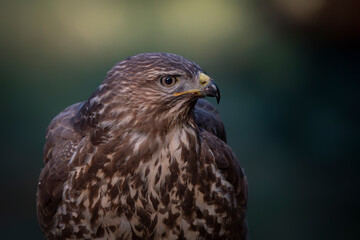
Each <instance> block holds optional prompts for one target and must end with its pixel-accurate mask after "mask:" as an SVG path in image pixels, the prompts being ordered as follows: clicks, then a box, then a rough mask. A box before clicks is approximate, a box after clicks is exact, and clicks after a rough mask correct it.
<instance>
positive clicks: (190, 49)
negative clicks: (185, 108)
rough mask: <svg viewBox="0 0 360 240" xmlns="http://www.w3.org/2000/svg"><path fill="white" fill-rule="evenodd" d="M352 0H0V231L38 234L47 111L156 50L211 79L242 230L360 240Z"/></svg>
mask: <svg viewBox="0 0 360 240" xmlns="http://www.w3.org/2000/svg"><path fill="white" fill-rule="evenodd" d="M359 10H360V5H359V1H356V0H348V1H336V0H267V1H265V0H264V1H261V0H240V1H230V0H227V1H212V0H208V1H205V0H202V1H188V0H186V1H14V0H12V1H1V3H0V50H1V51H0V71H1V88H0V89H1V95H0V98H1V101H0V110H1V111H0V112H1V118H0V129H1V130H0V147H1V152H0V154H1V155H0V156H1V174H0V189H1V196H0V208H1V209H0V232H1V239H43V237H42V234H41V231H40V229H39V227H38V223H37V219H36V211H35V194H36V186H37V178H38V176H39V173H40V169H41V168H42V167H43V162H42V148H43V144H44V142H45V138H44V137H45V130H46V127H47V125H48V123H49V122H50V120H51V119H52V118H53V117H54V116H55V115H56V114H57V113H58V112H59V111H61V110H62V109H63V108H65V107H66V106H68V105H70V104H72V103H75V102H79V101H83V100H85V99H86V98H88V97H89V96H90V94H91V93H92V92H93V91H94V90H95V89H96V87H97V86H98V85H99V84H100V83H101V82H102V80H103V79H104V77H105V75H106V72H107V71H108V70H109V69H110V68H111V67H112V66H113V65H114V64H115V63H116V62H118V61H120V60H122V59H124V58H126V57H128V56H130V55H134V54H137V53H142V52H155V51H162V52H171V53H177V54H179V55H182V56H184V57H187V58H189V59H191V60H194V61H195V62H197V63H198V64H200V65H201V66H202V67H203V69H204V70H205V71H206V72H207V73H208V74H209V75H211V76H212V77H213V78H214V79H215V80H216V82H217V83H218V85H219V87H220V89H221V91H222V99H221V103H220V104H219V105H216V107H217V108H218V110H219V111H220V113H221V115H222V118H223V121H224V123H225V126H226V128H227V131H228V140H229V145H230V146H231V147H232V148H233V150H234V151H235V152H236V154H237V156H238V158H239V161H240V163H241V166H242V167H243V168H244V169H245V172H246V174H247V176H248V180H249V210H248V222H249V229H250V239H253V240H255V239H277V240H278V239H360V234H359V226H360V220H359V204H360V201H359V200H360V198H359V193H358V192H359V190H360V186H359V185H360V184H359V167H360V163H359V160H360V156H359V155H360V154H359V143H360V141H359V134H360V128H359V123H360V114H359V111H360V105H359V104H360V101H359V100H360V97H359V85H360V84H359V80H360V51H359V43H360V41H359V40H360V38H359V37H360V14H359ZM210 101H213V100H212V99H211V100H210Z"/></svg>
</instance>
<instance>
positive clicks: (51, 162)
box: [37, 53, 247, 239]
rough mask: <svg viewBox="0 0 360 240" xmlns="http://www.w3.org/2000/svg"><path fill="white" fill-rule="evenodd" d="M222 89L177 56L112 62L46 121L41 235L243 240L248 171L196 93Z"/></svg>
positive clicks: (39, 208)
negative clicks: (98, 80)
mask: <svg viewBox="0 0 360 240" xmlns="http://www.w3.org/2000/svg"><path fill="white" fill-rule="evenodd" d="M168 77H170V78H171V79H173V80H174V82H175V84H174V85H173V86H170V84H169V85H167V82H171V81H170V80H169V79H168ZM164 79H165V80H164ZM164 81H166V82H165V83H166V84H165V83H164ZM171 84H173V82H171ZM194 89H195V90H194ZM218 94H219V92H218V89H217V87H216V85H215V83H214V82H213V81H212V80H211V79H210V78H208V77H207V76H206V75H205V74H203V73H202V70H201V68H200V67H199V66H198V65H196V64H195V63H193V62H191V61H189V60H187V59H185V58H183V57H180V56H178V55H174V54H166V53H148V54H139V55H136V56H133V57H130V58H128V59H125V60H124V61H121V62H119V63H118V64H116V65H115V66H114V67H113V68H112V69H111V70H110V71H109V73H108V75H107V77H106V79H105V81H104V82H103V83H102V84H101V85H100V86H99V88H98V89H97V90H96V91H95V93H94V94H93V95H92V96H91V97H90V98H89V99H88V100H86V101H85V102H82V103H77V104H74V105H72V106H69V107H68V108H66V109H65V110H64V111H62V112H61V113H60V114H59V115H58V116H56V117H55V118H54V119H53V120H52V121H51V123H50V125H49V127H48V131H47V134H46V144H45V147H44V162H45V167H44V169H43V170H42V172H41V175H40V179H39V187H38V193H37V212H38V218H39V222H40V226H41V229H42V231H43V232H44V234H45V235H46V237H47V238H48V239H94V238H97V239H162V238H163V239H246V236H247V226H246V202H247V183H246V178H245V176H244V173H243V171H242V169H241V168H240V166H239V163H238V160H237V159H236V157H235V155H234V153H233V151H232V150H231V149H230V147H229V146H228V145H227V144H226V134H225V130H224V126H223V123H222V122H221V119H220V116H219V114H218V112H217V111H216V109H215V107H214V106H213V105H211V104H210V103H209V102H207V101H205V100H203V99H199V97H203V96H205V95H210V96H216V97H219V95H218Z"/></svg>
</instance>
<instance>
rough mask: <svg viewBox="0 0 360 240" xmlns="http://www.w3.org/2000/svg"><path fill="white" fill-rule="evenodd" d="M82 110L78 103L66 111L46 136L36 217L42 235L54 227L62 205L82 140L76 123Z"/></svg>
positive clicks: (55, 121) (52, 123)
mask: <svg viewBox="0 0 360 240" xmlns="http://www.w3.org/2000/svg"><path fill="white" fill-rule="evenodd" d="M81 106H82V103H76V104H73V105H71V106H69V107H67V108H66V109H64V110H63V111H62V112H60V113H59V114H58V115H57V116H56V117H55V118H54V119H53V120H52V121H51V122H50V124H49V127H48V129H47V132H46V143H45V146H44V155H43V158H44V162H45V167H44V168H43V169H42V171H41V174H40V177H39V185H38V192H37V213H38V218H39V220H40V224H41V226H42V229H43V231H46V230H47V229H48V228H49V227H51V224H52V218H53V216H54V214H55V213H56V210H57V207H58V205H59V203H60V201H61V196H62V192H63V184H64V182H65V181H66V179H67V178H68V172H69V171H68V170H69V164H68V163H69V160H70V158H71V156H72V155H73V153H74V152H75V150H76V147H77V145H78V144H79V142H80V140H81V138H82V136H81V133H80V132H78V131H77V130H76V128H75V127H74V123H73V117H74V116H75V115H76V113H77V112H78V111H79V109H80V108H81Z"/></svg>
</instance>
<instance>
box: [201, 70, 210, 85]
mask: <svg viewBox="0 0 360 240" xmlns="http://www.w3.org/2000/svg"><path fill="white" fill-rule="evenodd" d="M199 82H200V85H202V86H204V85H206V84H208V83H209V82H210V77H209V76H208V75H206V74H205V73H200V74H199Z"/></svg>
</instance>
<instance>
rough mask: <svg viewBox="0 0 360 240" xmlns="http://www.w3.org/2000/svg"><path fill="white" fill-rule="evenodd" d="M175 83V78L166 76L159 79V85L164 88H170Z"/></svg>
mask: <svg viewBox="0 0 360 240" xmlns="http://www.w3.org/2000/svg"><path fill="white" fill-rule="evenodd" d="M176 82H177V79H176V77H171V76H166V77H162V78H161V84H162V85H164V86H165V87H172V86H174V84H175V83H176Z"/></svg>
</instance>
